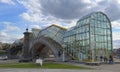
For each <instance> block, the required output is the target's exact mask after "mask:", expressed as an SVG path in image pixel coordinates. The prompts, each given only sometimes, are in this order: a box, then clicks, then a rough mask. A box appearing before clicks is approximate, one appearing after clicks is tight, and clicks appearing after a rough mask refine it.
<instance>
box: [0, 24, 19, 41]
mask: <svg viewBox="0 0 120 72" xmlns="http://www.w3.org/2000/svg"><path fill="white" fill-rule="evenodd" d="M0 24H3V26H4V29H2V30H0V42H5V43H9V42H13V41H15V40H16V39H19V38H20V37H21V34H17V33H16V32H18V31H20V28H18V27H17V26H14V25H12V24H13V23H11V22H0ZM11 32H13V33H11Z"/></svg>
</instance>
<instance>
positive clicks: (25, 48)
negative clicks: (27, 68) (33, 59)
mask: <svg viewBox="0 0 120 72" xmlns="http://www.w3.org/2000/svg"><path fill="white" fill-rule="evenodd" d="M23 34H24V43H23V48H22V53H23V55H22V58H23V59H28V58H29V56H30V54H29V43H30V32H28V29H26V32H24V33H23Z"/></svg>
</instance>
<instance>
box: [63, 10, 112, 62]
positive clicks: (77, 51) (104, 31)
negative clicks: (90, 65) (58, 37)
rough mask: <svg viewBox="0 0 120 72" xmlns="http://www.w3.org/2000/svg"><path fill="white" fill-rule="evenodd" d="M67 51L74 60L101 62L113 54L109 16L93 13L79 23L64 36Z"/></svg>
mask: <svg viewBox="0 0 120 72" xmlns="http://www.w3.org/2000/svg"><path fill="white" fill-rule="evenodd" d="M64 43H65V45H66V47H65V51H66V52H67V53H69V54H70V55H71V56H72V57H73V58H74V59H79V60H82V61H83V60H89V61H100V57H101V56H102V57H108V58H109V55H110V54H112V50H113V48H112V29H111V23H110V20H109V18H108V17H107V15H105V14H104V13H102V12H93V13H91V14H89V15H86V16H85V17H83V18H81V19H80V20H79V21H77V24H76V26H74V27H72V28H70V29H68V30H67V32H66V33H65V35H64Z"/></svg>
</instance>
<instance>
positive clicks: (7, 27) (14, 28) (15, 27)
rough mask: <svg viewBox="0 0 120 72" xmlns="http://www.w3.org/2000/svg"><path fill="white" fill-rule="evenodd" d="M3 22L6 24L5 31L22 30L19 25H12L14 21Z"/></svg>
mask: <svg viewBox="0 0 120 72" xmlns="http://www.w3.org/2000/svg"><path fill="white" fill-rule="evenodd" d="M3 24H5V29H4V30H2V31H3V32H9V31H14V30H16V31H17V30H20V28H19V27H17V26H12V23H10V22H3Z"/></svg>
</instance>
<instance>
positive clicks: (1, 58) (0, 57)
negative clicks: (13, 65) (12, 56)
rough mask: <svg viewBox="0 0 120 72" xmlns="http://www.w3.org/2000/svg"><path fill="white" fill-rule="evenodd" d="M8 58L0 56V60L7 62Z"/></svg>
mask: <svg viewBox="0 0 120 72" xmlns="http://www.w3.org/2000/svg"><path fill="white" fill-rule="evenodd" d="M7 59H8V57H7V56H0V60H7Z"/></svg>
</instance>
